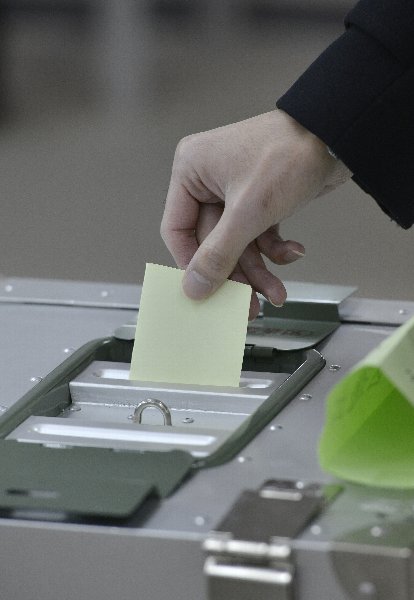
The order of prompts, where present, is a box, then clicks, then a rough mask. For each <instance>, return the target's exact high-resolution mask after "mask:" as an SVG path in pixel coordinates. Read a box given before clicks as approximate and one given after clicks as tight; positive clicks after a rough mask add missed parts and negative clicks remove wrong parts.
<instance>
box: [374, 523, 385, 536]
mask: <svg viewBox="0 0 414 600" xmlns="http://www.w3.org/2000/svg"><path fill="white" fill-rule="evenodd" d="M384 533H385V532H384V529H383V528H382V527H378V525H374V527H371V529H370V534H371V535H372V537H376V538H378V537H382V536H383V535H384Z"/></svg>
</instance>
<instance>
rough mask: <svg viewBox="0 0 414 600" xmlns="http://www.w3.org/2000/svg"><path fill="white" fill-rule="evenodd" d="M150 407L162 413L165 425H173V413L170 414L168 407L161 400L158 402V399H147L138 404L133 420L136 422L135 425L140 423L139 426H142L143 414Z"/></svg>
mask: <svg viewBox="0 0 414 600" xmlns="http://www.w3.org/2000/svg"><path fill="white" fill-rule="evenodd" d="M148 407H151V408H156V409H157V410H159V411H160V413H161V414H162V416H163V417H164V425H172V422H171V413H170V410H169V408H168V406H166V404H164V402H162V401H161V400H157V399H156V398H147V399H146V400H142V401H141V402H140V403H139V404H138V406H137V407H136V409H135V410H134V415H133V417H132V420H133V421H134V423H138V424H139V425H140V424H141V421H142V413H143V412H144V410H145V409H146V408H148Z"/></svg>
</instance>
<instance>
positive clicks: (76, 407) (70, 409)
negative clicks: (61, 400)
mask: <svg viewBox="0 0 414 600" xmlns="http://www.w3.org/2000/svg"><path fill="white" fill-rule="evenodd" d="M68 410H69V412H79V411H80V410H82V409H81V407H80V406H76V404H73V405H72V406H70V407H69V409H68Z"/></svg>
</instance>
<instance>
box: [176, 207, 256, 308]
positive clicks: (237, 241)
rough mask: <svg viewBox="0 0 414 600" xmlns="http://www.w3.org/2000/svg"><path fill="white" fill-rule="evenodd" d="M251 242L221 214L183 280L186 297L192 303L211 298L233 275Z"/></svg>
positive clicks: (235, 224) (241, 229)
mask: <svg viewBox="0 0 414 600" xmlns="http://www.w3.org/2000/svg"><path fill="white" fill-rule="evenodd" d="M250 241H251V240H250V239H249V236H248V234H247V232H246V231H244V230H243V228H242V227H238V226H237V223H235V222H234V220H233V221H232V222H230V217H229V216H228V213H226V210H224V212H223V215H222V217H221V219H220V220H219V222H218V223H217V225H216V226H215V227H214V229H213V230H212V231H211V232H210V233H209V235H208V236H207V237H206V239H205V240H204V241H203V243H202V244H201V245H200V247H199V248H198V250H197V252H196V253H195V254H194V256H193V258H192V259H191V262H190V264H189V265H188V267H187V269H186V272H185V275H184V278H183V289H184V292H185V294H186V295H187V296H188V297H189V298H192V299H193V300H202V299H203V298H206V297H207V296H210V295H211V294H213V293H214V292H215V291H216V290H217V289H218V288H219V287H220V286H221V285H222V284H223V283H224V281H225V280H226V279H227V278H228V276H229V275H230V274H231V273H232V272H233V271H234V268H235V266H236V264H237V262H238V260H239V258H240V256H241V254H242V253H243V252H244V250H245V248H246V246H247V245H248V244H249V242H250Z"/></svg>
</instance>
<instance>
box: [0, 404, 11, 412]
mask: <svg viewBox="0 0 414 600" xmlns="http://www.w3.org/2000/svg"><path fill="white" fill-rule="evenodd" d="M8 408H9V407H8V406H2V405H1V406H0V412H6V410H7V409H8Z"/></svg>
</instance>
